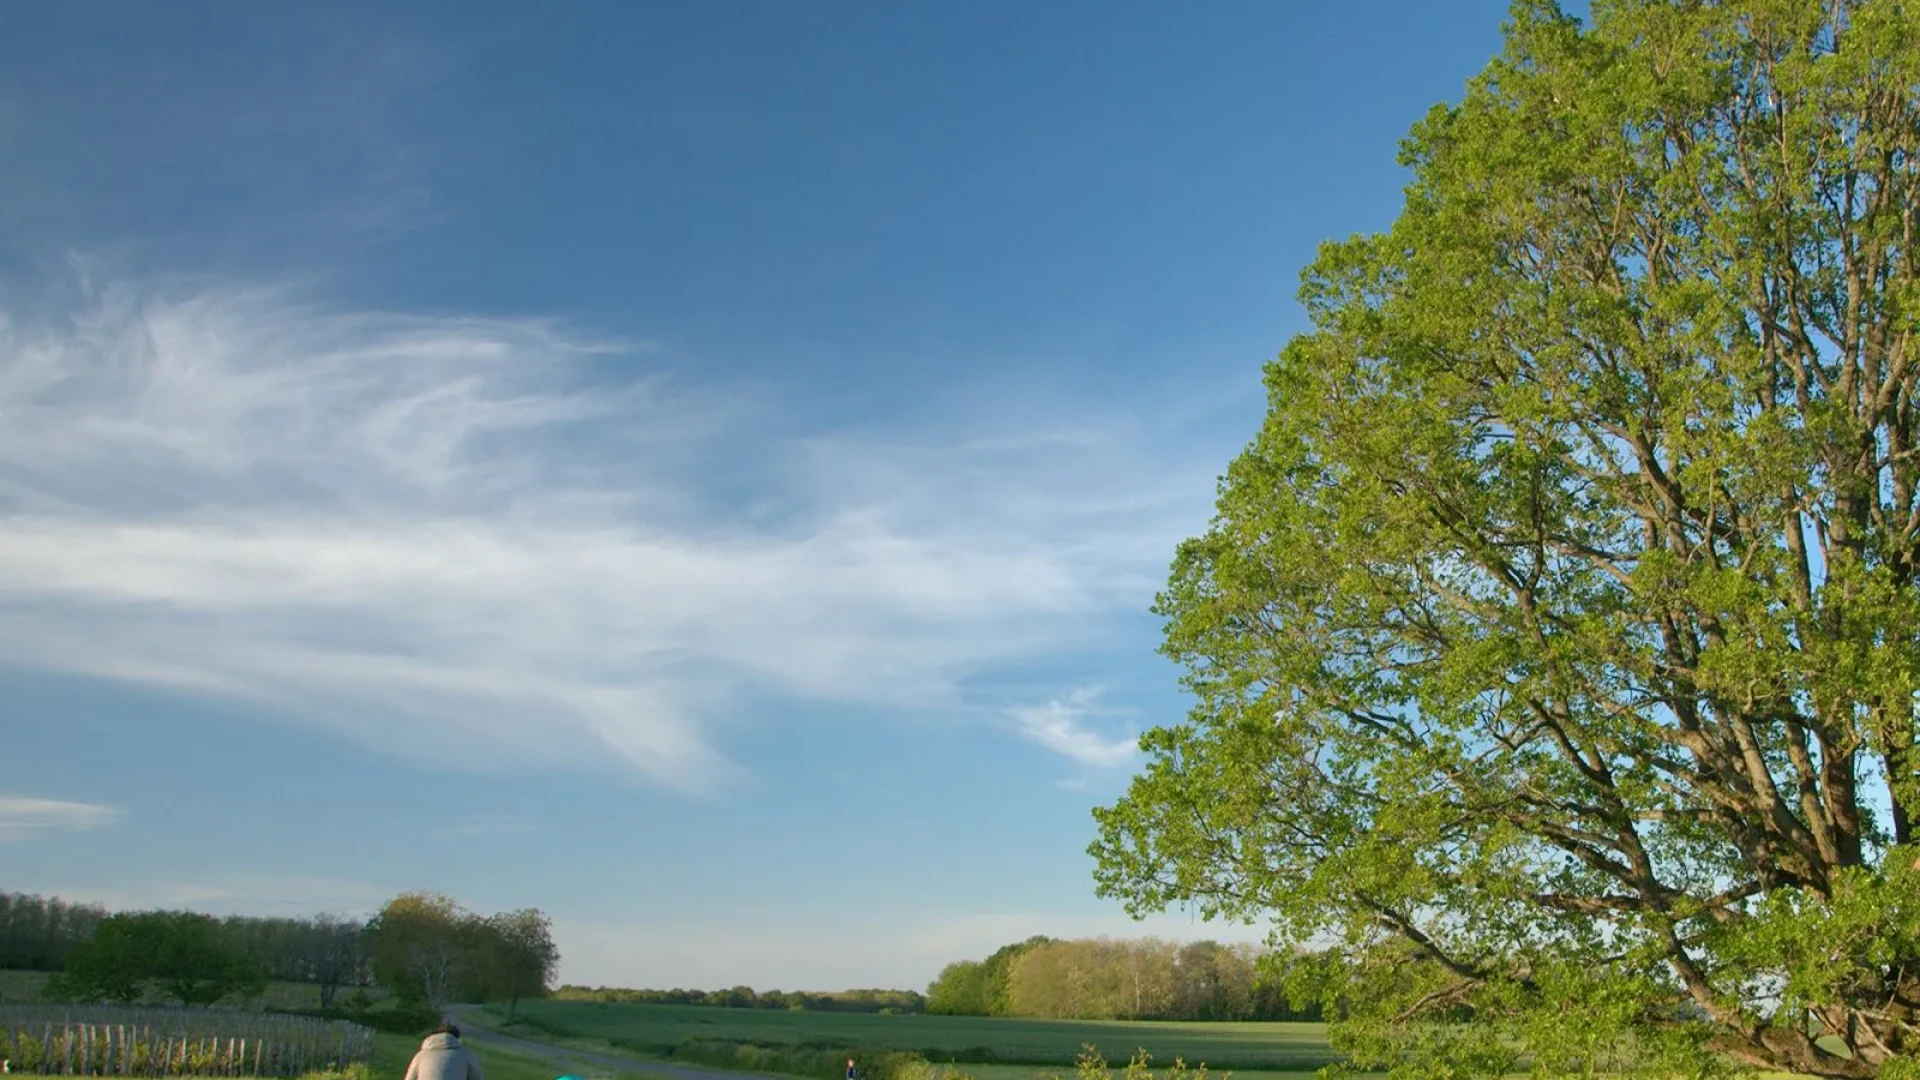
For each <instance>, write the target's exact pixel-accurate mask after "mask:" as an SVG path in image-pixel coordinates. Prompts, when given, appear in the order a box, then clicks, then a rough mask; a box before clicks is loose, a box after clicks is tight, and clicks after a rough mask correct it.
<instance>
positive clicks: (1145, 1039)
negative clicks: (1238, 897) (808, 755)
mask: <svg viewBox="0 0 1920 1080" xmlns="http://www.w3.org/2000/svg"><path fill="white" fill-rule="evenodd" d="M520 1012H521V1015H522V1016H523V1017H524V1018H525V1019H526V1020H527V1021H528V1022H529V1026H531V1027H533V1028H535V1029H537V1030H539V1031H542V1032H545V1033H549V1034H551V1035H554V1036H559V1037H561V1038H563V1039H567V1040H590V1041H593V1042H599V1043H604V1044H606V1045H609V1046H612V1047H616V1048H619V1049H624V1050H628V1051H632V1052H637V1053H640V1054H643V1055H647V1056H666V1055H668V1054H670V1053H671V1052H672V1050H673V1048H674V1047H675V1046H677V1045H679V1044H680V1043H681V1042H682V1041H684V1040H687V1039H695V1038H699V1039H722V1040H737V1041H741V1042H754V1043H760V1044H762V1045H770V1046H797V1047H862V1048H870V1049H889V1050H909V1051H915V1052H918V1053H920V1054H922V1055H924V1056H925V1057H926V1058H927V1059H928V1060H930V1061H936V1062H946V1061H952V1062H956V1063H964V1064H966V1065H968V1066H970V1067H971V1066H974V1065H981V1066H985V1065H995V1066H1013V1067H1019V1068H1018V1069H1017V1070H1016V1071H1012V1072H1004V1071H1001V1070H998V1069H996V1070H994V1071H993V1073H992V1080H1029V1078H1030V1077H1032V1076H1033V1075H1034V1074H1035V1072H1036V1071H1038V1070H1046V1071H1048V1072H1051V1071H1052V1070H1056V1069H1057V1070H1063V1071H1070V1070H1071V1069H1072V1067H1073V1059H1074V1057H1075V1055H1077V1054H1078V1053H1079V1052H1080V1048H1081V1047H1082V1046H1083V1045H1086V1044H1092V1045H1094V1046H1097V1047H1099V1048H1100V1051H1101V1053H1102V1054H1103V1055H1104V1056H1105V1057H1106V1058H1107V1059H1108V1060H1109V1061H1112V1062H1114V1063H1115V1064H1116V1065H1118V1064H1121V1063H1124V1062H1125V1060H1126V1058H1127V1056H1128V1055H1129V1054H1131V1053H1133V1052H1134V1051H1135V1050H1141V1049H1144V1050H1146V1051H1147V1052H1148V1053H1150V1054H1152V1055H1153V1059H1154V1062H1155V1064H1156V1065H1159V1064H1170V1063H1171V1062H1172V1061H1173V1060H1174V1059H1175V1058H1182V1059H1184V1060H1185V1061H1186V1062H1187V1064H1188V1065H1189V1066H1198V1065H1199V1064H1201V1063H1203V1062H1204V1063H1205V1064H1206V1065H1207V1066H1208V1067H1209V1068H1210V1069H1212V1070H1214V1071H1216V1072H1218V1071H1222V1070H1227V1069H1232V1070H1234V1071H1235V1072H1236V1073H1240V1074H1245V1073H1248V1072H1263V1073H1264V1072H1306V1071H1311V1070H1313V1069H1317V1068H1319V1067H1320V1066H1322V1065H1325V1064H1327V1063H1328V1062H1330V1061H1332V1060H1333V1053H1332V1051H1331V1050H1330V1049H1329V1048H1328V1046H1327V1037H1326V1027H1325V1025H1323V1024H1305V1023H1150V1022H1126V1021H1112V1022H1103V1021H1049V1020H1015V1019H1007V1018H1002V1017H974V1016H881V1015H878V1014H870V1013H829V1012H786V1011H775V1010H763V1009H719V1008H706V1007H701V1006H693V1005H626V1004H603V1003H599V1002H565V1001H534V1002H523V1003H522V1004H521V1006H520ZM969 1071H972V1072H974V1074H975V1076H976V1078H977V1080H985V1070H976V1069H972V1068H970V1069H969Z"/></svg>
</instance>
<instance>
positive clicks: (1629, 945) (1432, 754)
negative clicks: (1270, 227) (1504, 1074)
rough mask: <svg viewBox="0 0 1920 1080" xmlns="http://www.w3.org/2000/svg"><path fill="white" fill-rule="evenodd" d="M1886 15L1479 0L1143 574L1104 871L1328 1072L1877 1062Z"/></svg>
mask: <svg viewBox="0 0 1920 1080" xmlns="http://www.w3.org/2000/svg"><path fill="white" fill-rule="evenodd" d="M1916 142H1920V12H1916V11H1915V10H1914V9H1913V6H1912V4H1911V3H1907V4H1905V5H1903V4H1902V3H1901V2H1899V0H1717V2H1716V0H1594V2H1593V4H1592V12H1591V21H1590V24H1582V23H1581V22H1579V21H1577V20H1575V19H1573V18H1572V17H1570V16H1568V15H1566V14H1565V13H1564V12H1562V11H1561V10H1559V9H1558V8H1557V7H1556V6H1555V5H1553V4H1551V3H1548V2H1544V0H1541V2H1522V3H1519V4H1517V5H1516V6H1515V7H1514V9H1513V12H1512V17H1511V19H1510V21H1509V23H1508V25H1507V28H1506V33H1505V44H1504V48H1503V50H1502V52H1501V54H1500V55H1499V56H1498V57H1497V58H1496V59H1495V60H1494V61H1493V62H1492V63H1491V64H1490V65H1489V66H1488V67H1487V68H1486V70H1485V71H1484V72H1482V73H1481V74H1480V75H1479V76H1478V77H1477V78H1476V79H1474V80H1473V81H1472V82H1471V83H1470V85H1469V88H1468V92H1467V94H1466V96H1465V98H1464V100H1463V101H1461V102H1460V103H1458V104H1456V105H1446V106H1441V107H1438V108H1436V109H1434V110H1433V111H1432V112H1431V113H1430V114H1429V115H1428V116H1427V117H1426V118H1425V119H1424V120H1422V121H1421V122H1420V123H1419V124H1417V125H1416V126H1415V127H1414V129H1413V130H1412V132H1411V134H1410V135H1409V137H1408V138H1407V140H1406V141H1405V143H1404V146H1403V152H1402V156H1401V161H1402V164H1403V165H1405V166H1406V167H1407V168H1409V169H1410V170H1411V174H1412V176H1411V180H1410V183H1409V185H1408V187H1407V189H1406V197H1405V203H1404V206H1403V209H1402V211H1401V213H1400V216H1399V217H1398V219H1397V220H1396V221H1395V222H1394V224H1393V225H1392V227H1391V228H1390V229H1389V230H1388V231H1386V232H1384V233H1381V234H1378V235H1363V236H1357V237H1354V238H1352V239H1349V240H1345V241H1341V242H1334V243H1328V244H1326V245H1325V246H1324V247H1323V248H1322V250H1321V251H1320V253H1319V255H1318V257H1317V259H1316V260H1315V262H1314V263H1313V264H1312V265H1311V266H1310V267H1309V268H1308V269H1307V270H1306V272H1305V273H1304V274H1303V284H1302V288H1301V293H1300V297H1301V300H1302V303H1303V305H1304V306H1305V308H1306V311H1307V313H1308V315H1309V317H1310V319H1311V329H1310V330H1309V331H1307V332H1305V333H1303V334H1301V335H1300V336H1298V337H1297V338H1295V339H1294V340H1293V341H1292V342H1291V343H1289V344H1288V346H1287V347H1286V349H1285V350H1284V351H1283V352H1282V354H1281V355H1280V356H1279V357H1278V358H1277V359H1276V360H1275V361H1273V362H1272V363H1271V364H1269V365H1268V367H1267V369H1266V375H1265V384H1266V389H1267V391H1268V397H1269V407H1268V412H1267V416H1266V419H1265V421H1264V423H1263V425H1262V427H1261V429H1260V431H1259V433H1258V435H1257V437H1256V438H1255V439H1254V441H1253V442H1252V443H1251V445H1249V446H1248V447H1247V448H1246V450H1245V451H1244V452H1243V453H1242V454H1241V455H1240V456H1239V457H1238V458H1237V459H1236V460H1235V461H1234V462H1233V463H1232V465H1231V467H1230V468H1229V470H1228V472H1227V474H1226V476H1225V477H1224V478H1223V480H1222V482H1221V486H1220V490H1219V497H1218V505H1217V514H1216V517H1215V519H1214V521H1213V522H1212V524H1211V525H1210V527H1209V528H1208V529H1207V531H1206V532H1205V534H1204V535H1202V536H1200V537H1197V538H1195V539H1192V540H1190V541H1187V542H1186V543H1184V544H1183V545H1181V547H1180V549H1179V552H1178V554H1177V556H1176V559H1175V563H1174V567H1173V571H1172V575H1171V581H1170V583H1169V585H1168V587H1167V589H1166V591H1165V592H1164V593H1163V594H1162V596H1161V597H1160V599H1159V600H1158V602H1157V604H1156V611H1157V612H1158V613H1159V614H1161V615H1162V616H1164V618H1165V619H1166V640H1165V646H1164V649H1165V651H1166V653H1167V654H1168V655H1169V656H1171V657H1172V658H1174V659H1175V660H1176V661H1178V662H1179V663H1181V664H1182V665H1183V667H1184V669H1185V677H1184V681H1185V685H1186V686H1187V687H1188V689H1189V690H1190V691H1191V693H1192V694H1193V695H1194V698H1195V701H1196V703H1195V705H1194V708H1193V711H1192V713H1191V715H1190V716H1189V717H1188V718H1187V719H1186V720H1185V721H1184V722H1182V723H1179V724H1174V725H1170V726H1166V727H1163V728H1160V729H1157V730H1155V731H1153V732H1151V733H1149V734H1148V735H1147V736H1146V737H1145V738H1144V739H1143V744H1144V746H1145V748H1146V749H1147V751H1148V752H1149V755H1150V757H1149V761H1148V764H1147V766H1146V768H1145V770H1144V772H1143V773H1142V775H1140V776H1138V777H1136V778H1135V780H1134V782H1133V784H1132V787H1131V788H1130V790H1129V791H1128V793H1127V794H1126V795H1125V796H1124V797H1123V798H1122V799H1121V800H1120V801H1118V802H1117V803H1116V804H1115V805H1113V806H1110V807H1105V808H1102V809H1100V810H1099V811H1097V812H1096V817H1097V825H1098V830H1099V834H1098V839H1097V840H1096V841H1095V843H1094V844H1093V847H1092V852H1093V854H1094V856H1095V857H1096V860H1097V863H1098V869H1097V877H1098V881H1099V883H1100V888H1101V891H1102V893H1103V894H1105V895H1109V896H1116V897H1120V898H1122V899H1124V900H1125V901H1126V902H1127V903H1128V904H1129V906H1130V907H1131V908H1132V909H1133V910H1135V911H1136V913H1144V912H1148V911H1154V910H1160V909H1163V908H1165V907H1168V906H1171V905H1174V904H1180V903H1185V904H1192V905H1194V906H1196V907H1198V908H1199V909H1200V910H1202V911H1203V912H1205V913H1207V914H1211V915H1219V916H1224V917H1228V918H1237V919H1247V920H1271V921H1272V924H1273V926H1274V927H1275V934H1276V939H1277V943H1284V944H1294V943H1309V942H1311V943H1316V944H1322V945H1331V946H1332V948H1331V951H1330V952H1328V953H1327V954H1326V955H1325V958H1324V961H1323V962H1320V963H1317V964H1313V965H1302V966H1298V967H1296V968H1295V969H1293V970H1292V971H1290V972H1289V973H1288V975H1287V978H1288V981H1289V987H1290V989H1291V991H1292V992H1293V993H1295V994H1296V995H1298V996H1300V997H1301V998H1302V999H1312V1000H1318V1001H1321V1002H1324V1003H1325V1004H1327V1005H1328V1006H1329V1009H1328V1014H1329V1015H1330V1016H1331V1015H1334V1013H1335V1010H1334V1009H1333V1008H1332V1007H1331V1006H1334V1005H1336V1004H1338V1005H1339V1006H1340V1007H1341V1009H1343V1010H1344V1019H1342V1020H1340V1021H1339V1022H1337V1023H1335V1024H1334V1026H1333V1032H1334V1037H1335V1039H1336V1045H1337V1046H1338V1047H1339V1048H1341V1049H1343V1050H1345V1051H1347V1052H1349V1053H1350V1054H1352V1055H1353V1058H1354V1061H1355V1063H1356V1064H1358V1065H1361V1066H1368V1065H1387V1064H1396V1063H1397V1064H1398V1065H1399V1066H1400V1067H1401V1068H1403V1069H1405V1070H1408V1071H1411V1072H1418V1071H1420V1070H1422V1069H1423V1068H1424V1067H1425V1066H1428V1065H1431V1066H1433V1068H1434V1069H1435V1070H1436V1071H1437V1070H1439V1069H1441V1068H1443V1067H1444V1068H1445V1069H1447V1070H1449V1075H1454V1076H1458V1075H1465V1074H1474V1073H1479V1074H1489V1075H1490V1074H1495V1073H1498V1072H1501V1071H1503V1070H1505V1069H1507V1068H1509V1067H1512V1066H1513V1065H1514V1064H1515V1061H1516V1055H1520V1054H1526V1055H1529V1056H1530V1057H1531V1059H1532V1060H1533V1061H1534V1062H1535V1063H1537V1064H1538V1065H1540V1066H1541V1067H1542V1068H1546V1069H1548V1070H1551V1071H1560V1070H1579V1069H1598V1068H1618V1067H1642V1068H1663V1069H1673V1070H1681V1071H1687V1072H1699V1071H1704V1070H1708V1069H1711V1068H1714V1067H1716V1065H1717V1063H1724V1062H1727V1061H1732V1062H1737V1063H1742V1064H1750V1065H1757V1066H1765V1067H1776V1068H1788V1069H1792V1070H1796V1071H1800V1072H1805V1073H1812V1074H1816V1075H1825V1076H1841V1077H1849V1076H1854V1077H1864V1076H1874V1075H1888V1076H1891V1075H1894V1074H1895V1073H1899V1072H1903V1070H1904V1074H1907V1075H1912V1074H1915V1073H1920V1066H1916V1065H1915V1064H1914V1058H1915V1055H1920V866H1916V856H1917V855H1920V850H1916V848H1915V837H1914V835H1913V828H1914V815H1915V813H1916V811H1917V810H1920V775H1917V774H1916V767H1917V766H1920V762H1917V761H1916V759H1915V757H1914V750H1913V739H1914V727H1915V712H1916V701H1917V699H1916V691H1920V590H1917V589H1916V580H1915V574H1916V571H1917V570H1920V497H1917V495H1916V493H1917V492H1920V443H1916V436H1920V371H1917V370H1916V364H1915V361H1916V357H1915V342H1914V333H1915V330H1916V328H1920V278H1917V277H1916V271H1915V264H1914V262H1913V251H1914V240H1915V229H1916V226H1920V175H1917V173H1920V157H1917V156H1916V150H1920V147H1916Z"/></svg>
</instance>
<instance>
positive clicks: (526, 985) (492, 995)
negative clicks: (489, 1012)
mask: <svg viewBox="0 0 1920 1080" xmlns="http://www.w3.org/2000/svg"><path fill="white" fill-rule="evenodd" d="M365 941H366V948H367V955H368V958H369V960H370V961H371V963H372V966H373V973H374V977H375V978H376V979H377V980H378V981H379V982H380V984H381V985H382V986H385V987H387V988H389V989H391V990H392V991H393V992H394V993H395V994H396V995H398V996H399V997H400V999H401V1000H402V1001H403V1002H407V1003H416V1002H418V1003H425V1004H427V1005H429V1006H431V1007H433V1008H434V1009H442V1008H445V1007H446V1005H447V1004H448V1003H449V1002H452V1001H456V1000H458V1001H505V1002H508V1003H509V1004H510V1005H511V1006H512V1007H513V1009H517V1008H518V1006H519V1003H520V1001H521V1000H522V999H523V998H529V997H541V996H544V995H545V994H546V993H547V992H548V990H549V988H550V987H551V986H552V985H553V980H554V977H555V975H556V974H558V972H559V968H560V950H559V949H558V948H557V947H555V945H554V943H553V935H552V929H551V926H550V924H549V923H548V921H547V917H546V916H545V915H544V914H542V913H541V912H540V911H538V910H536V909H532V908H529V909H526V910H522V911H511V912H504V913H501V914H497V915H479V914H476V913H474V912H471V911H468V910H467V909H466V908H465V907H463V906H461V904H460V903H459V901H457V900H455V899H454V898H452V897H450V896H446V895H443V894H440V893H425V892H413V893H402V894H401V895H399V896H396V897H394V898H393V899H392V900H389V901H388V902H387V905H386V906H385V907H384V908H382V909H381V910H380V912H379V914H377V915H375V916H374V917H373V919H372V920H370V921H369V922H368V923H367V927H366V934H365Z"/></svg>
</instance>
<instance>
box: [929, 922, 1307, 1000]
mask: <svg viewBox="0 0 1920 1080" xmlns="http://www.w3.org/2000/svg"><path fill="white" fill-rule="evenodd" d="M1263 958H1264V959H1265V960H1266V962H1267V966H1268V968H1269V969H1271V968H1272V967H1273V965H1274V962H1275V961H1276V960H1277V959H1278V958H1276V957H1272V956H1268V955H1267V954H1265V953H1264V952H1263V951H1262V950H1260V949H1256V948H1254V947H1253V946H1250V945H1222V944H1220V943H1218V942H1214V941H1196V942H1191V943H1188V944H1185V945H1181V944H1176V943H1174V942H1169V941H1162V940H1160V939H1157V938H1138V939H1132V940H1115V939H1110V938H1092V939H1079V940H1058V939H1054V938H1048V937H1034V938H1029V939H1027V940H1026V941H1022V942H1018V943H1015V944H1012V945H1007V946H1004V947H1002V948H1000V949H999V950H997V951H995V952H994V953H993V954H992V955H990V956H988V957H987V958H986V959H984V960H962V961H959V962H957V963H953V964H949V965H947V967H946V969H945V970H943V971H941V973H940V977H939V978H937V979H935V980H934V982H933V985H932V986H930V987H928V989H927V1011H928V1012H930V1013H936V1014H944V1015H949V1016H1021V1017H1033V1018H1040V1019H1060V1020H1318V1019H1320V1012H1319V1009H1318V1008H1317V1007H1308V1008H1304V1009H1295V1008H1293V1007H1292V1006H1291V1005H1290V1004H1289V1003H1288V1001H1287V998H1286V995H1285V994H1284V993H1282V992H1281V990H1280V988H1279V987H1278V986H1277V985H1275V983H1274V982H1273V981H1271V980H1269V979H1263V978H1261V977H1260V975H1261V974H1262V972H1261V971H1260V966H1261V962H1262V960H1263Z"/></svg>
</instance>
